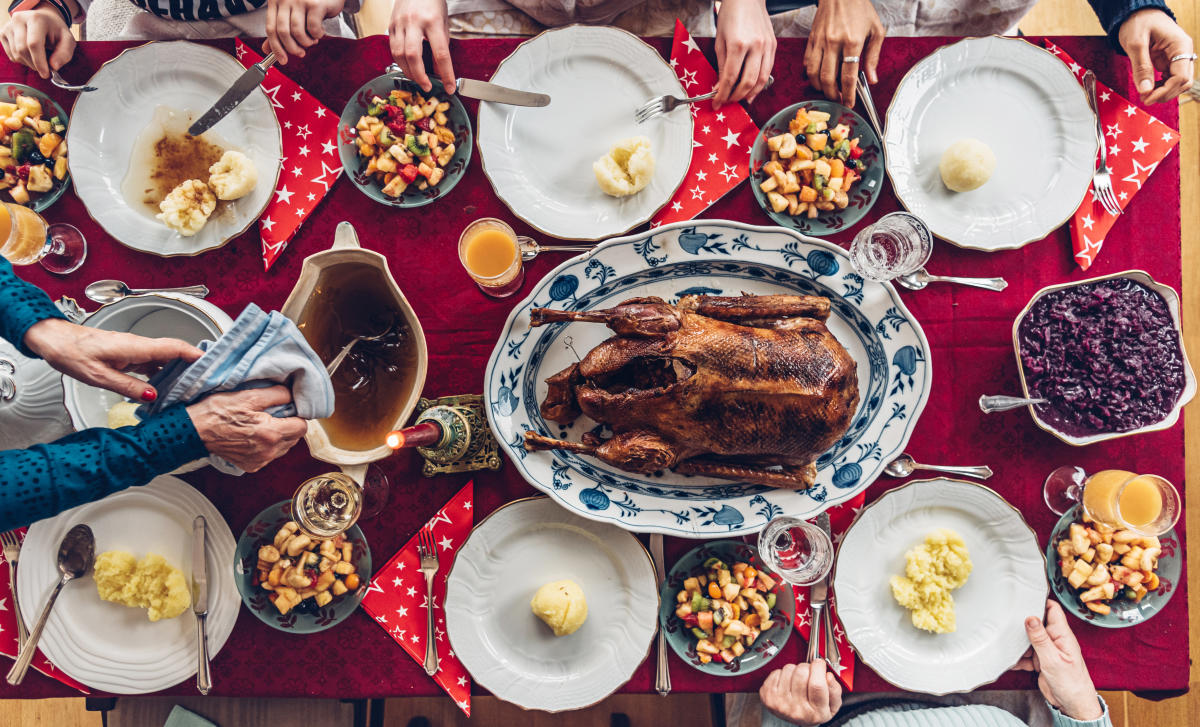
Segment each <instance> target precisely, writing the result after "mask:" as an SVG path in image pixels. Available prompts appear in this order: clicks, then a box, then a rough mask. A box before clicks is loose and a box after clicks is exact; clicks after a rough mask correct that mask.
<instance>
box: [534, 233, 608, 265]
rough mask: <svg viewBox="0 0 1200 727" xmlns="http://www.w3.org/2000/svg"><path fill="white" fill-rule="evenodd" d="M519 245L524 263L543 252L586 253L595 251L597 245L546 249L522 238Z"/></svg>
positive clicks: (548, 246)
mask: <svg viewBox="0 0 1200 727" xmlns="http://www.w3.org/2000/svg"><path fill="white" fill-rule="evenodd" d="M520 244H521V260H522V261H524V262H529V261H530V260H532V259H534V258H535V257H537V256H538V255H541V254H542V253H544V252H587V251H588V250H592V249H595V247H596V245H598V244H599V243H597V242H593V243H590V244H587V245H547V246H546V247H542V246H541V245H539V244H538V241H537V240H535V239H533V238H532V237H525V236H522V237H521V238H520Z"/></svg>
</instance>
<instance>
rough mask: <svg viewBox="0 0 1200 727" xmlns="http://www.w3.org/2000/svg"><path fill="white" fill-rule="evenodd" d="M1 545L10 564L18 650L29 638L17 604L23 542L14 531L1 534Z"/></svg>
mask: <svg viewBox="0 0 1200 727" xmlns="http://www.w3.org/2000/svg"><path fill="white" fill-rule="evenodd" d="M0 545H2V546H4V560H5V562H7V563H8V588H9V590H10V591H12V597H13V611H15V612H16V614H17V649H20V648H21V647H22V646H23V645H24V644H25V639H27V638H29V631H28V629H26V628H25V619H23V618H22V617H21V604H20V603H18V602H17V558H18V557H19V556H20V555H21V541H20V540H17V534H16V533H15V532H13V531H12V530H9V531H7V532H3V533H0Z"/></svg>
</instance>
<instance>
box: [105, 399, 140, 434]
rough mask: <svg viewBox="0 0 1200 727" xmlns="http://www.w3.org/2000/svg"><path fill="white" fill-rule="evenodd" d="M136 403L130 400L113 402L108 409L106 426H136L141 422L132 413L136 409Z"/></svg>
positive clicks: (110, 427)
mask: <svg viewBox="0 0 1200 727" xmlns="http://www.w3.org/2000/svg"><path fill="white" fill-rule="evenodd" d="M137 408H138V405H137V404H134V403H133V402H132V401H121V402H118V403H116V404H113V406H112V408H111V409H109V410H108V428H109V429H116V428H118V427H136V426H137V425H138V424H140V423H141V420H140V419H138V418H137V415H136V414H135V413H134V412H136V411H137Z"/></svg>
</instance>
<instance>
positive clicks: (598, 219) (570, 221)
mask: <svg viewBox="0 0 1200 727" xmlns="http://www.w3.org/2000/svg"><path fill="white" fill-rule="evenodd" d="M489 80H490V81H491V82H492V83H498V84H500V85H502V86H508V87H510V88H519V89H521V90H524V91H535V92H537V93H545V94H549V95H550V105H549V106H545V107H543V108H532V107H523V106H510V105H508V104H501V103H490V102H487V101H482V102H480V104H479V136H478V138H479V156H480V158H481V159H482V161H483V171H484V174H486V175H487V177H488V179H489V180H490V181H491V183H492V188H493V189H495V191H496V196H498V197H499V198H500V199H501V200H503V201H504V203H505V204H506V205H508V207H509V209H511V210H512V211H513V214H515V215H516V216H517V217H520V218H521V219H522V220H524V221H525V222H527V223H529V224H530V225H531V226H533V227H535V228H537V229H538V230H541V231H542V232H544V233H546V234H547V235H551V236H553V237H561V238H571V239H579V240H598V239H600V238H602V237H607V236H609V235H618V234H621V233H622V232H626V231H627V230H630V229H632V228H633V227H636V226H637V225H640V224H642V223H643V222H646V221H647V220H649V219H650V218H651V217H652V216H654V213H655V212H657V211H658V210H659V209H661V208H662V206H663V205H665V204H666V203H667V202H669V201H670V199H671V197H672V196H674V194H675V190H676V189H678V188H679V185H680V184H682V183H683V178H684V176H685V175H686V174H687V170H688V166H689V165H690V164H691V162H692V116H691V114H690V113H688V111H687V108H686V107H684V108H681V109H677V110H675V111H673V112H671V113H669V114H663V115H661V116H658V117H657V118H654V119H652V120H650V121H647V122H646V123H644V124H637V123H635V122H634V110H635V109H637V108H638V107H639V106H641V105H642V104H644V103H645V102H646V101H648V100H649V99H651V98H652V97H655V96H662V95H664V94H671V95H672V96H687V95H688V94H686V93H684V90H683V86H681V85H680V83H679V78H678V77H677V76H676V75H675V72H674V71H672V70H671V67H670V66H668V65H667V63H666V62H665V61H664V60H663V59H662V56H661V55H659V53H658V51H656V50H654V49H653V48H651V47H650V46H648V45H646V43H645V42H643V41H642V40H641V39H639V38H637V37H636V36H634V35H632V34H630V33H627V32H625V31H623V30H618V29H617V28H607V27H595V26H587V25H571V26H568V27H565V28H558V29H555V30H548V31H546V32H544V33H542V34H541V35H539V36H536V37H535V38H532V39H531V40H528V41H526V42H524V43H522V44H521V45H520V46H519V47H518V48H517V49H516V50H515V51H513V54H512V55H510V56H509V57H508V58H506V59H504V60H503V61H501V63H500V66H499V67H498V68H497V69H496V73H495V75H493V76H492V78H491V79H489ZM631 136H645V137H647V138H649V139H650V143H651V145H652V148H653V152H654V159H655V169H654V179H653V180H652V181H651V182H650V184H649V186H647V187H646V188H645V189H643V190H642V191H641V192H638V193H637V194H634V195H631V196H629V197H623V198H617V197H610V196H608V195H607V194H605V193H604V192H602V191H600V186H599V185H598V184H597V183H596V176H595V174H594V173H593V172H592V163H593V162H594V161H596V160H597V159H599V158H600V157H602V156H604V155H605V154H607V153H608V151H609V149H611V148H612V146H613V144H615V143H616V142H618V141H621V140H622V139H626V138H628V137H631Z"/></svg>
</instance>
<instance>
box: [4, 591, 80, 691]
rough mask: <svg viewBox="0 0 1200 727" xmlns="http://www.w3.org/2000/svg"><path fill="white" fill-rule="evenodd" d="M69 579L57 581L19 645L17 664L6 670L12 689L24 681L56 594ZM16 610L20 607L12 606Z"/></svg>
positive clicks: (17, 605)
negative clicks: (22, 642)
mask: <svg viewBox="0 0 1200 727" xmlns="http://www.w3.org/2000/svg"><path fill="white" fill-rule="evenodd" d="M70 580H71V578H70V577H68V576H65V575H64V576H63V577H62V578H60V579H59V581H58V585H56V586H54V590H53V591H51V592H50V598H49V599H47V601H46V607H45V608H43V609H42V615H41V616H38V620H37V623H36V624H34V625H33V630H32V631H30V632H29V638H28V639H25V643H24V644H22V645H21V653H19V654H17V663H15V664H13V666H12V669H9V670H8V677H7V681H8V683H9V684H11V685H13V686H14V687H15V686H17V685H18V684H20V683H21V681H22V680H23V679H25V672H27V671H29V664H30V663H31V662H32V661H33V655H34V654H35V653H36V652H37V645H38V641H39V640H40V639H41V638H42V629H44V628H46V620H47V619H48V618H50V609H51V608H53V607H54V602H55V601H56V600H58V594H59V592H60V591H62V588H63V586H65V585H67V582H68V581H70ZM14 605H15V606H16V607H17V608H20V607H21V606H20V605H19V604H14Z"/></svg>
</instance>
